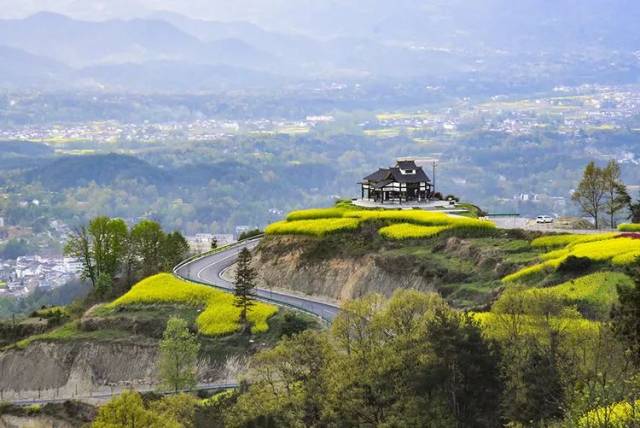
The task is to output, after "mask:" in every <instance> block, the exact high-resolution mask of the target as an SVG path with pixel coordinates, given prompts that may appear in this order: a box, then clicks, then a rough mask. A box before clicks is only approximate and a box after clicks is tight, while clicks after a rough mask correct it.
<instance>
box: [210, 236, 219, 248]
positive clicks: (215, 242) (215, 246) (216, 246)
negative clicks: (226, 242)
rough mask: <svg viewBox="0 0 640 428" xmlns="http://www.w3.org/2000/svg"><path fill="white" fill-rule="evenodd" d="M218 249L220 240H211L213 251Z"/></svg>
mask: <svg viewBox="0 0 640 428" xmlns="http://www.w3.org/2000/svg"><path fill="white" fill-rule="evenodd" d="M216 248H218V240H217V239H216V238H211V249H212V250H215V249H216Z"/></svg>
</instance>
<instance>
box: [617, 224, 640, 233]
mask: <svg viewBox="0 0 640 428" xmlns="http://www.w3.org/2000/svg"><path fill="white" fill-rule="evenodd" d="M618 230H619V231H620V232H640V223H627V224H621V225H619V226H618Z"/></svg>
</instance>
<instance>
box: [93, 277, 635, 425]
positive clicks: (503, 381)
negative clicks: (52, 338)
mask: <svg viewBox="0 0 640 428" xmlns="http://www.w3.org/2000/svg"><path fill="white" fill-rule="evenodd" d="M635 269H636V270H635V272H634V276H635V278H638V277H639V276H638V270H637V267H636V268H635ZM521 291H522V290H517V289H514V290H508V291H506V292H505V293H504V294H503V296H502V297H500V299H499V300H498V301H497V302H496V305H495V307H494V308H493V310H492V311H493V313H494V314H495V316H496V324H495V325H494V326H493V327H492V328H494V329H496V331H499V332H500V334H499V335H494V334H490V333H491V332H488V331H487V326H481V325H480V324H479V322H478V321H477V320H476V319H475V318H474V315H473V314H469V313H464V312H461V311H458V310H455V309H453V308H451V307H450V306H449V305H448V304H447V303H446V302H445V301H444V300H443V299H442V298H441V297H440V296H439V295H437V294H435V293H422V292H418V291H415V290H404V289H399V290H397V291H396V292H395V293H394V295H393V296H392V297H391V298H390V299H386V298H384V297H383V296H380V295H377V294H371V295H367V296H365V297H362V298H360V299H356V300H353V301H350V302H348V303H346V304H344V305H343V306H342V308H341V309H342V310H341V312H340V314H339V315H338V317H337V318H336V320H335V321H334V323H333V325H332V326H331V328H330V329H329V330H326V331H316V330H305V331H302V332H297V333H295V334H291V335H289V336H285V337H284V338H282V339H281V341H280V342H279V343H278V345H276V346H275V347H274V348H271V349H266V350H262V351H260V352H259V353H258V354H257V355H256V356H255V357H254V358H253V361H252V363H251V368H250V372H249V373H248V374H247V375H246V377H245V379H246V380H244V381H243V382H241V385H240V387H239V388H238V389H236V390H233V391H227V392H225V393H222V394H219V395H216V396H214V397H213V398H212V399H210V400H205V401H204V402H196V401H195V400H193V399H191V400H189V399H188V397H183V398H182V400H183V403H182V404H181V405H180V406H179V407H180V411H179V412H175V414H182V415H188V417H186V418H182V420H180V421H179V422H178V424H177V426H193V427H199V426H206V427H238V428H239V427H279V426H283V427H285V426H286V427H329V426H342V427H360V426H371V427H373V426H389V427H396V426H397V427H400V426H416V427H418V426H420V427H422V426H424V427H427V426H428V427H452V428H456V427H487V428H489V427H498V426H514V427H515V426H536V427H542V426H557V427H564V426H578V427H585V428H586V427H611V426H637V424H636V425H620V422H619V421H618V422H615V421H614V418H615V417H617V415H616V414H615V412H614V411H613V410H611V409H609V408H608V407H607V406H608V405H610V404H614V403H628V405H629V406H630V407H629V408H630V409H632V410H633V411H634V412H638V413H637V414H640V407H638V405H640V402H638V401H636V400H638V398H639V397H640V336H639V334H638V331H640V328H639V326H640V311H638V307H639V303H640V281H636V285H635V286H633V287H630V286H621V287H620V289H619V290H618V292H619V294H620V303H619V304H618V305H617V306H615V307H614V308H613V310H612V315H611V317H610V319H609V320H608V321H607V322H603V323H602V324H601V325H600V327H599V328H598V330H597V331H595V332H592V333H589V334H586V333H575V332H574V333H572V332H571V329H570V324H569V323H570V320H571V319H572V315H571V312H572V311H575V308H571V307H568V306H567V305H566V304H565V302H563V301H562V300H561V299H558V298H557V297H554V296H552V295H549V294H545V293H537V294H535V298H532V296H527V298H525V295H524V293H522V292H521ZM161 349H162V352H161V354H162V359H163V360H162V362H161V368H162V369H163V378H164V379H165V383H166V386H167V387H171V389H173V390H179V389H181V388H183V387H185V386H186V387H189V386H193V384H195V357H196V354H197V349H198V345H197V341H196V339H195V337H194V336H193V335H192V334H191V333H189V330H188V326H187V324H186V323H185V322H184V321H181V320H178V319H172V320H170V322H169V323H168V325H167V330H166V331H165V335H164V338H163V342H162V344H161ZM176 368H180V370H177V369H176ZM185 380H186V382H185ZM116 402H117V403H118V404H117V406H116ZM113 406H116V407H117V408H113ZM149 406H151V407H153V405H151V404H150V405H149ZM134 407H135V408H134ZM143 407H144V406H140V405H137V406H134V405H133V403H132V402H119V401H118V399H115V400H114V403H113V405H112V407H108V408H103V409H101V411H100V416H99V417H98V420H97V421H103V420H108V419H112V418H114V417H115V416H118V417H123V416H124V415H127V414H134V413H136V412H142V411H143ZM593 409H603V410H602V412H600V413H598V414H597V415H596V416H595V417H594V418H592V419H591V420H585V415H587V414H589V412H590V411H592V410H593ZM107 410H108V411H107ZM627 416H628V417H629V418H631V419H628V420H626V421H627V422H624V423H637V422H638V420H639V419H640V418H638V417H637V416H634V415H633V414H630V415H627ZM630 421H631V422H630ZM616 423H617V425H616ZM94 426H101V425H99V424H96V425H94ZM113 426H125V425H117V424H116V425H113Z"/></svg>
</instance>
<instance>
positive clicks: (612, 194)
mask: <svg viewBox="0 0 640 428" xmlns="http://www.w3.org/2000/svg"><path fill="white" fill-rule="evenodd" d="M602 174H603V180H604V186H605V190H606V200H605V203H604V212H605V213H606V214H607V215H608V216H609V224H610V225H611V228H612V229H615V228H616V215H617V214H618V213H619V212H620V211H621V210H623V209H624V208H625V207H627V206H629V204H630V203H631V197H630V196H629V193H628V192H627V187H626V186H625V185H624V183H623V182H622V179H621V171H620V165H619V164H618V162H616V161H615V160H612V161H610V162H609V163H608V164H607V166H606V167H605V168H604V169H603V170H602Z"/></svg>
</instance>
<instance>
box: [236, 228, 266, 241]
mask: <svg viewBox="0 0 640 428" xmlns="http://www.w3.org/2000/svg"><path fill="white" fill-rule="evenodd" d="M260 234H262V231H261V230H260V229H252V230H247V231H246V232H242V233H241V234H240V236H238V241H243V240H245V239H249V238H253V237H254V236H258V235H260Z"/></svg>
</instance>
